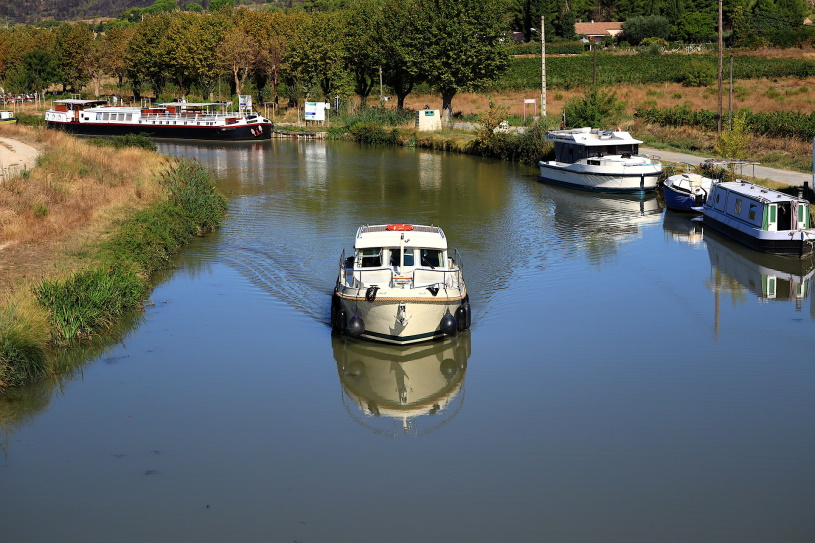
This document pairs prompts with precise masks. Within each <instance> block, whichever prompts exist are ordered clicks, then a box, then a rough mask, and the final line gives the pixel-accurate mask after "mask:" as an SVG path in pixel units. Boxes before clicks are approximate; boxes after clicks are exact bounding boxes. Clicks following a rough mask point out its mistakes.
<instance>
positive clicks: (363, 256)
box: [358, 247, 382, 268]
mask: <svg viewBox="0 0 815 543" xmlns="http://www.w3.org/2000/svg"><path fill="white" fill-rule="evenodd" d="M358 257H359V265H360V267H362V268H379V267H381V266H382V248H381V247H373V248H370V249H360V250H359V253H358Z"/></svg>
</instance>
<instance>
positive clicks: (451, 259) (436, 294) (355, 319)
mask: <svg viewBox="0 0 815 543" xmlns="http://www.w3.org/2000/svg"><path fill="white" fill-rule="evenodd" d="M470 321H471V310H470V303H469V297H468V295H467V288H466V286H465V284H464V277H463V273H462V261H461V256H460V255H459V254H458V251H453V253H449V252H448V248H447V238H446V237H445V235H444V232H443V231H442V229H441V228H439V227H438V226H424V225H410V224H387V225H385V224H382V225H374V226H368V225H365V226H361V227H360V228H359V229H358V230H357V234H356V238H355V242H354V253H353V255H352V256H348V257H346V256H345V251H343V252H342V256H341V258H340V263H339V273H338V277H337V283H336V286H335V288H334V294H333V297H332V300H331V325H332V327H333V328H334V329H335V330H336V331H338V332H343V333H346V334H348V335H350V336H352V337H361V338H364V339H369V340H373V341H382V342H386V343H395V344H408V343H417V342H421V341H427V340H431V339H435V338H442V337H445V336H454V335H456V334H457V333H458V332H462V331H464V330H466V329H467V328H469V327H470Z"/></svg>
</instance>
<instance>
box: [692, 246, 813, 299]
mask: <svg viewBox="0 0 815 543" xmlns="http://www.w3.org/2000/svg"><path fill="white" fill-rule="evenodd" d="M705 244H706V245H707V250H708V256H709V257H710V265H711V268H712V269H713V270H714V271H718V272H719V274H718V275H717V276H718V277H719V279H718V280H717V281H714V282H713V283H714V284H713V285H712V287H711V288H714V289H718V290H722V289H721V287H722V285H724V284H725V283H727V284H729V285H730V286H729V287H728V288H729V289H730V290H732V289H733V283H734V282H735V283H737V284H738V285H741V287H742V288H743V289H746V290H749V291H750V292H752V293H753V294H755V296H756V297H757V298H758V299H759V300H762V301H770V300H781V301H793V302H795V305H796V309H798V310H800V309H801V304H802V302H803V300H804V299H806V298H808V297H809V291H810V290H811V288H812V278H813V276H814V275H815V257H809V258H804V259H798V258H789V257H783V256H779V255H773V254H767V253H759V252H756V251H753V250H751V249H749V248H747V247H745V246H744V245H742V244H740V243H737V242H735V241H732V240H730V239H727V238H726V237H724V236H722V235H721V234H719V233H718V232H715V231H707V232H705ZM721 276H725V277H726V278H729V280H730V281H728V282H726V281H724V280H723V278H722V277H721Z"/></svg>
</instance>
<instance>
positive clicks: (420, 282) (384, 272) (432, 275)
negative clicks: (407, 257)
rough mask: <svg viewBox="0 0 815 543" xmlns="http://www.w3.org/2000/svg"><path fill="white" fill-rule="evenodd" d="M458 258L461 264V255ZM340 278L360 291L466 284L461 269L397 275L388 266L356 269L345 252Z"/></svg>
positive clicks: (416, 270)
mask: <svg viewBox="0 0 815 543" xmlns="http://www.w3.org/2000/svg"><path fill="white" fill-rule="evenodd" d="M457 258H458V259H459V260H458V262H460V259H461V257H460V255H458V256H457ZM338 277H340V278H341V279H340V282H341V283H342V284H343V285H344V286H346V287H349V288H359V289H362V288H368V287H372V286H378V287H388V288H393V287H405V286H408V287H411V288H427V287H437V288H440V289H460V288H462V286H463V283H464V282H463V279H462V272H461V268H460V267H457V268H455V269H447V270H439V269H432V268H415V269H413V270H411V271H410V272H406V273H403V274H399V275H397V274H396V272H395V271H394V270H393V268H391V267H387V266H382V267H377V268H354V262H353V257H348V258H346V256H345V251H343V252H342V254H341V256H340V261H339V271H338Z"/></svg>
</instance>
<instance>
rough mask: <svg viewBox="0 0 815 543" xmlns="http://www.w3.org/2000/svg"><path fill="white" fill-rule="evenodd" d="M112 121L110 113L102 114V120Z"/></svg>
mask: <svg viewBox="0 0 815 543" xmlns="http://www.w3.org/2000/svg"><path fill="white" fill-rule="evenodd" d="M109 119H110V113H102V120H103V121H107V120H109Z"/></svg>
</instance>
